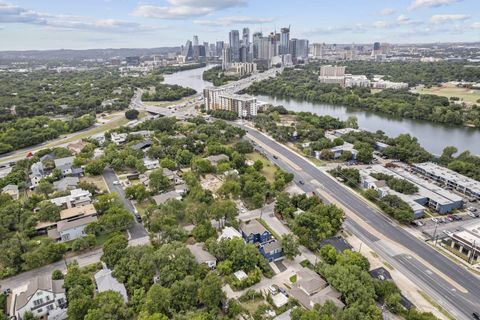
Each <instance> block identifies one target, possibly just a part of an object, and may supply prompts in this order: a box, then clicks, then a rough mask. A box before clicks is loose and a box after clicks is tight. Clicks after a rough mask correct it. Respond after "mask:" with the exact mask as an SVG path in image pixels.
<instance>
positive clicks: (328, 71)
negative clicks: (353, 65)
mask: <svg viewBox="0 0 480 320" xmlns="http://www.w3.org/2000/svg"><path fill="white" fill-rule="evenodd" d="M345 69H346V67H344V66H332V65H324V66H321V67H320V76H319V77H318V80H319V81H320V82H321V83H330V84H339V85H341V86H344V85H345Z"/></svg>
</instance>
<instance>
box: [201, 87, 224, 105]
mask: <svg viewBox="0 0 480 320" xmlns="http://www.w3.org/2000/svg"><path fill="white" fill-rule="evenodd" d="M225 92H226V89H225V87H206V88H205V89H203V99H204V103H205V109H206V110H207V111H208V110H216V109H220V94H222V93H225Z"/></svg>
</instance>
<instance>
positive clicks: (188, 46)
mask: <svg viewBox="0 0 480 320" xmlns="http://www.w3.org/2000/svg"><path fill="white" fill-rule="evenodd" d="M182 56H185V57H186V58H187V59H190V58H192V57H193V48H192V41H190V40H187V43H185V47H183V52H182Z"/></svg>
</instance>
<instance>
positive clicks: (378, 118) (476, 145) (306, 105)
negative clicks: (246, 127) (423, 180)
mask: <svg viewBox="0 0 480 320" xmlns="http://www.w3.org/2000/svg"><path fill="white" fill-rule="evenodd" d="M208 68H211V66H207V67H205V68H198V69H193V70H186V71H180V72H177V73H174V74H171V75H167V76H165V83H169V84H178V85H181V86H184V87H190V88H193V89H195V90H197V92H201V91H202V90H203V88H205V87H206V86H210V85H212V84H211V83H210V82H208V81H204V80H202V73H203V71H204V70H206V69H208ZM257 99H258V100H259V101H264V102H268V103H271V104H273V105H283V106H284V107H285V108H287V109H288V110H292V111H309V112H312V113H316V114H318V115H330V116H332V117H336V118H340V119H342V120H345V119H347V118H348V117H349V116H355V117H357V119H358V125H359V127H360V128H361V129H365V130H368V131H376V130H382V131H383V132H385V133H386V134H387V135H388V136H390V137H396V136H398V135H399V134H401V133H409V134H410V135H412V136H414V137H417V138H418V141H419V142H420V144H421V145H422V146H423V147H424V148H425V149H427V150H428V151H429V152H431V153H433V154H437V155H439V154H441V153H442V150H443V148H445V147H446V146H455V147H457V148H458V150H459V151H460V152H462V151H465V150H470V151H471V152H472V153H473V154H476V155H480V130H479V129H475V128H467V127H458V126H455V127H454V126H446V125H443V124H439V123H432V122H428V121H420V120H412V119H399V118H394V117H389V116H387V115H382V114H379V113H373V112H368V111H362V110H357V109H352V108H347V107H344V106H335V105H329V104H323V103H310V102H305V101H295V100H290V99H277V98H271V97H268V96H263V95H259V96H257Z"/></svg>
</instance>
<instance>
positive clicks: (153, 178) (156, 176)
mask: <svg viewBox="0 0 480 320" xmlns="http://www.w3.org/2000/svg"><path fill="white" fill-rule="evenodd" d="M149 179H150V182H149V187H150V189H152V190H153V191H155V192H161V191H166V190H168V189H169V188H170V180H168V178H167V177H166V176H164V175H163V170H162V169H157V170H154V171H153V172H152V173H150V176H149Z"/></svg>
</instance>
